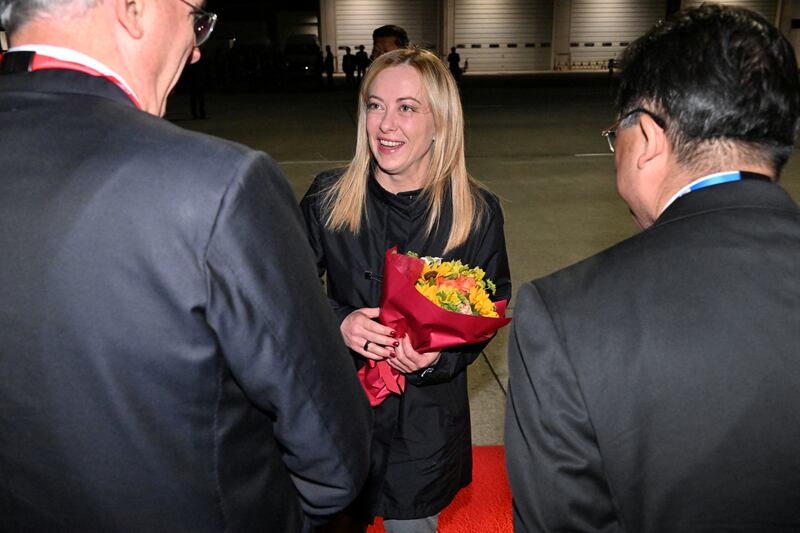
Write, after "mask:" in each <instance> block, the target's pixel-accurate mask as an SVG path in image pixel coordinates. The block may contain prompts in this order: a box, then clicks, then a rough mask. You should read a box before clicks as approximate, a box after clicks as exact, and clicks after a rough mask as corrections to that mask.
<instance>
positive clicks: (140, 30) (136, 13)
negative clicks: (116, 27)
mask: <svg viewBox="0 0 800 533" xmlns="http://www.w3.org/2000/svg"><path fill="white" fill-rule="evenodd" d="M112 1H113V2H114V8H115V10H116V14H117V22H119V23H120V25H121V26H122V27H123V28H125V30H126V31H127V32H128V34H129V35H130V36H131V37H132V38H134V39H141V38H142V36H143V35H144V0H112Z"/></svg>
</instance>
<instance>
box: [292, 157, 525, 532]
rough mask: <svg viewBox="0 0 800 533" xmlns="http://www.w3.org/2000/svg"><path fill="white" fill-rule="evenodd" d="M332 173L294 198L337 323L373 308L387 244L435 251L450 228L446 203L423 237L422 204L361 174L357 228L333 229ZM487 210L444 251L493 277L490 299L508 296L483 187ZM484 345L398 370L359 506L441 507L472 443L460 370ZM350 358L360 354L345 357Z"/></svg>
mask: <svg viewBox="0 0 800 533" xmlns="http://www.w3.org/2000/svg"><path fill="white" fill-rule="evenodd" d="M336 178H337V174H336V173H333V172H329V173H323V174H321V175H320V176H318V177H317V178H316V180H315V181H314V183H313V184H312V185H311V188H310V189H309V191H308V193H306V196H305V198H304V199H303V201H302V203H301V207H302V211H303V214H304V216H305V218H306V224H307V225H308V231H309V238H310V240H311V245H312V248H313V249H314V251H315V253H316V258H317V265H318V270H319V274H320V276H322V275H323V274H325V273H327V286H328V295H329V297H330V300H331V304H332V305H333V307H334V310H335V311H336V313H337V315H338V316H339V319H340V320H343V319H344V318H345V317H346V316H347V315H348V314H350V313H351V312H353V311H354V310H356V309H359V308H362V307H378V305H379V303H380V295H381V284H380V282H379V281H377V280H376V279H375V276H374V275H373V276H370V275H368V274H367V275H365V272H370V273H373V274H377V275H381V274H382V273H383V259H384V254H385V252H386V250H388V249H389V248H391V247H392V246H395V245H396V246H398V249H399V250H400V251H403V252H404V251H414V252H417V253H419V254H421V255H431V256H437V257H441V256H442V255H443V254H442V251H443V249H444V245H445V242H446V240H447V234H448V232H449V229H450V221H451V217H452V214H451V209H450V206H449V204H448V205H447V206H446V208H445V209H444V210H443V212H442V216H441V219H440V220H441V222H440V224H439V226H438V227H437V229H436V231H435V232H434V234H433V235H431V236H430V237H425V223H426V220H427V218H426V215H427V209H426V203H425V202H424V201H420V200H419V192H407V193H400V194H397V195H395V194H392V193H389V192H387V191H386V190H384V189H383V188H382V187H381V186H380V185H379V184H378V182H377V181H376V180H375V179H374V178H372V177H370V179H369V187H368V195H367V209H366V211H367V213H366V216H367V218H366V221H367V222H366V223H365V225H364V226H362V231H361V234H360V235H358V236H355V235H353V234H352V233H350V232H348V231H344V232H340V233H333V232H331V231H329V230H328V229H326V228H325V227H324V225H323V223H322V222H321V220H322V217H321V213H320V205H319V200H320V196H319V192H320V191H321V190H324V189H325V188H326V187H328V186H330V184H331V183H333V181H334V180H335V179H336ZM482 195H483V198H484V199H485V200H486V202H487V204H488V210H487V213H488V216H487V217H486V218H485V220H484V221H483V222H482V223H480V224H476V227H475V230H474V231H473V232H472V233H471V235H470V237H469V239H468V240H467V241H466V242H465V243H464V244H462V245H461V246H459V247H458V248H456V249H455V250H453V251H451V252H449V253H448V254H447V255H445V256H444V257H445V259H461V260H462V261H464V262H465V263H468V264H469V265H471V266H479V267H481V268H483V269H484V270H485V271H486V275H487V276H488V277H489V278H490V279H492V280H494V281H495V283H496V284H497V296H496V299H507V298H509V297H510V296H511V279H510V275H509V271H508V257H507V255H506V246H505V237H504V235H503V214H502V211H501V209H500V205H499V203H498V201H497V198H495V197H494V195H492V194H491V193H489V192H486V191H483V192H482ZM485 345H486V343H482V344H480V345H470V346H464V347H462V348H461V349H460V350H458V351H444V352H443V353H442V355H441V359H440V360H439V362H438V363H437V364H436V365H435V367H434V370H433V371H432V372H430V373H428V374H427V375H425V377H421V376H420V374H421V372H417V373H414V374H409V375H407V379H408V386H407V388H406V391H405V393H404V394H403V395H402V396H395V395H392V396H390V397H389V398H387V399H386V400H385V401H384V402H383V403H382V404H381V405H379V406H378V407H376V408H374V410H373V411H374V414H375V434H374V437H373V449H372V454H373V465H372V468H373V471H372V473H371V479H370V481H369V482H368V485H367V487H366V488H365V491H364V494H363V498H362V499H361V502H360V503H361V511H362V512H364V513H366V514H368V515H369V516H370V517H371V516H373V515H378V516H384V517H388V518H397V519H411V518H422V517H426V516H431V515H433V514H436V513H438V512H439V511H441V510H442V509H443V508H444V507H446V506H447V505H448V504H449V503H450V501H451V500H452V499H453V497H454V496H455V494H456V493H457V492H458V490H459V489H461V488H462V487H464V486H466V485H468V484H469V482H470V481H471V479H472V444H471V434H470V419H469V403H468V399H467V373H466V371H465V370H466V367H467V365H468V364H470V363H472V362H473V361H474V360H475V359H476V358H477V357H478V356H479V354H480V351H481V350H482V349H483V347H484V346H485ZM353 355H354V357H355V358H356V362H357V364H358V365H362V364H363V358H362V357H361V356H359V355H356V354H353Z"/></svg>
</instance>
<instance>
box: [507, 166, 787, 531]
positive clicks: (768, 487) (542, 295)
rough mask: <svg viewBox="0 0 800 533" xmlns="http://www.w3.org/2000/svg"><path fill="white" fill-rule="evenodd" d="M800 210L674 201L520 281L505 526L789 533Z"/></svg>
mask: <svg viewBox="0 0 800 533" xmlns="http://www.w3.org/2000/svg"><path fill="white" fill-rule="evenodd" d="M798 310H800V210H798V208H797V205H795V203H794V202H793V201H792V200H791V198H789V196H788V195H787V194H786V193H785V192H784V191H783V190H782V189H781V188H780V187H779V186H777V185H776V184H774V183H770V182H769V181H766V180H765V181H758V180H755V179H745V180H742V181H737V182H732V183H725V184H721V185H715V186H713V187H707V188H703V189H699V190H697V191H694V192H692V193H689V194H687V195H685V196H682V197H680V198H678V199H677V200H676V201H675V202H674V203H673V204H672V205H671V206H670V207H669V208H668V209H667V210H666V211H664V213H663V214H662V215H661V217H659V219H658V220H657V221H656V223H655V224H654V225H653V226H652V227H650V228H649V229H647V230H646V231H644V232H642V233H640V234H639V235H636V236H634V237H632V238H630V239H628V240H626V241H623V242H622V243H620V244H618V245H616V246H614V247H612V248H610V249H608V250H606V251H604V252H602V253H600V254H598V255H596V256H594V257H592V258H590V259H588V260H585V261H583V262H581V263H579V264H577V265H575V266H572V267H570V268H567V269H565V270H562V271H560V272H558V273H556V274H553V275H550V276H548V277H546V278H542V279H539V280H536V281H534V282H532V283H528V284H525V285H524V286H523V287H522V289H521V290H520V291H519V295H518V299H517V301H516V306H515V308H514V323H513V325H512V331H511V334H510V336H509V342H508V347H509V348H508V350H509V376H510V382H509V394H508V408H507V419H506V420H507V425H506V458H507V462H508V474H509V480H510V482H511V488H512V492H513V495H514V525H515V530H516V531H519V532H520V533H523V532H544V531H586V532H590V531H603V532H608V533H611V532H615V533H619V532H630V533H634V532H635V533H657V532H664V533H672V532H682V533H683V532H687V533H689V532H698V533H699V532H709V531H715V532H716V531H748V532H755V531H758V532H778V531H786V532H789V531H793V532H796V531H800V453H798V450H800V387H798V384H800V312H798Z"/></svg>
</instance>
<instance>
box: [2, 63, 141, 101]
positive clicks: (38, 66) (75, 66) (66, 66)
mask: <svg viewBox="0 0 800 533" xmlns="http://www.w3.org/2000/svg"><path fill="white" fill-rule="evenodd" d="M2 60H3V57H2V56H0V62H2ZM46 69H62V70H77V71H78V72H83V73H84V74H89V75H90V76H97V77H99V78H105V79H107V80H108V81H110V82H112V83H113V84H115V85H116V86H117V87H119V88H120V89H121V90H122V92H124V93H125V94H126V95H128V98H130V99H131V101H132V102H133V103H134V104H135V105H136V107H138V108H139V109H141V108H142V105H141V104H140V103H139V100H138V99H137V98H136V95H134V94H133V92H132V91H131V90H130V89H129V88H128V87H127V86H126V85H125V84H124V83H122V82H121V81H120V80H119V79H118V78H116V77H114V76H110V75H108V74H103V73H102V72H98V71H97V70H95V69H93V68H91V67H87V66H86V65H82V64H81V63H74V62H72V61H63V60H61V59H56V58H54V57H50V56H45V55H42V54H36V55H34V56H33V61H31V65H30V68H29V69H28V70H29V72H33V71H35V70H46Z"/></svg>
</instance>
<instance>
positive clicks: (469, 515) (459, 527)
mask: <svg viewBox="0 0 800 533" xmlns="http://www.w3.org/2000/svg"><path fill="white" fill-rule="evenodd" d="M472 460H473V467H472V484H471V485H470V486H469V487H467V488H465V489H464V490H462V491H461V492H459V493H458V495H456V498H455V500H453V503H451V504H450V505H449V506H448V507H447V509H445V510H444V511H442V514H441V516H440V517H439V533H511V531H512V529H513V526H512V521H511V489H510V488H509V486H508V477H507V476H506V468H505V454H504V453H503V447H502V446H476V447H473V448H472ZM367 533H384V529H383V521H382V520H381V519H380V518H378V519H376V521H375V525H374V526H371V527H370V528H369V529H368V530H367Z"/></svg>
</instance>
